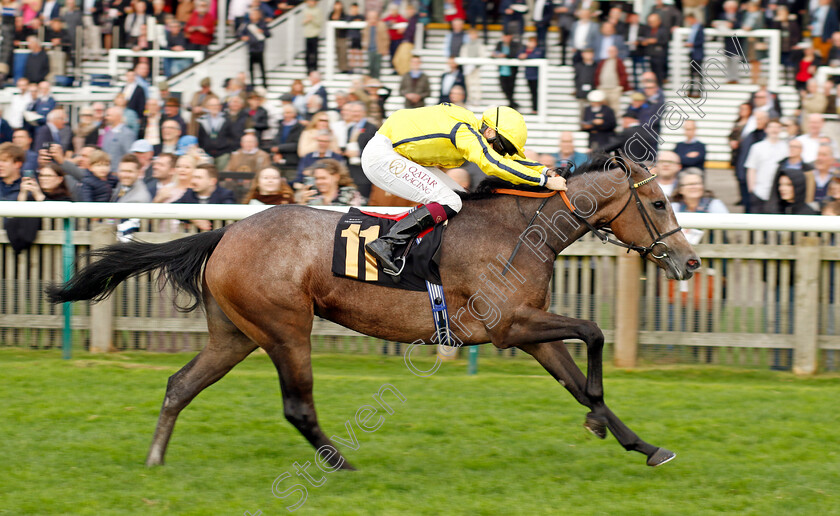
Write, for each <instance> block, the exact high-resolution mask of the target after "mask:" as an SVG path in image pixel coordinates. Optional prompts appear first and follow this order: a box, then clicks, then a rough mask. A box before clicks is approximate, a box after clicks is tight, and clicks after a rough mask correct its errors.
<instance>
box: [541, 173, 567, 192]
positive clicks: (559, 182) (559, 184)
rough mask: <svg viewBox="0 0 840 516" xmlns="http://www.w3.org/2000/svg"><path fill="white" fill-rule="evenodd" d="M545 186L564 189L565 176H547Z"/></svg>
mask: <svg viewBox="0 0 840 516" xmlns="http://www.w3.org/2000/svg"><path fill="white" fill-rule="evenodd" d="M545 187H546V188H548V189H549V190H565V189H566V178H565V177H560V176H552V177H549V178H548V179H547V180H546V181H545Z"/></svg>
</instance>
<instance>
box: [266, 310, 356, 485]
mask: <svg viewBox="0 0 840 516" xmlns="http://www.w3.org/2000/svg"><path fill="white" fill-rule="evenodd" d="M310 317H311V316H310ZM303 326H306V325H303ZM273 333H274V335H275V337H276V340H275V342H274V343H272V344H271V345H269V346H263V347H264V348H265V350H266V352H267V353H268V356H269V357H271V360H272V361H273V362H274V366H275V367H276V368H277V373H278V375H279V376H280V390H281V391H282V393H283V413H284V415H285V416H286V419H287V420H288V421H289V422H290V423H291V424H292V425H294V427H295V428H297V430H298V431H299V432H300V433H301V435H303V436H304V437H305V438H306V440H307V441H309V442H310V444H312V446H314V447H315V449H316V450H318V451H319V453H320V451H321V449H322V447H323V446H328V447H329V448H327V449H326V450H327V451H328V452H329V455H328V457H329V458H327V456H324V458H325V459H326V460H327V462H329V464H330V465H331V466H332V467H333V468H337V469H355V468H353V466H351V465H350V463H349V462H347V460H346V459H345V458H344V457H343V456H342V455H341V452H340V451H339V450H338V448H337V447H336V446H335V445H334V444H333V443H332V441H330V440H329V438H327V436H326V434H324V431H323V430H321V426H320V425H319V424H318V415H317V414H316V412H315V401H314V399H313V398H312V386H313V379H312V358H311V356H310V354H311V346H310V342H309V329H306V331H305V332H304V331H303V330H302V329H301V328H298V327H294V326H291V325H288V326H286V327H285V329H284V330H281V331H277V332H273ZM281 336H282V337H281Z"/></svg>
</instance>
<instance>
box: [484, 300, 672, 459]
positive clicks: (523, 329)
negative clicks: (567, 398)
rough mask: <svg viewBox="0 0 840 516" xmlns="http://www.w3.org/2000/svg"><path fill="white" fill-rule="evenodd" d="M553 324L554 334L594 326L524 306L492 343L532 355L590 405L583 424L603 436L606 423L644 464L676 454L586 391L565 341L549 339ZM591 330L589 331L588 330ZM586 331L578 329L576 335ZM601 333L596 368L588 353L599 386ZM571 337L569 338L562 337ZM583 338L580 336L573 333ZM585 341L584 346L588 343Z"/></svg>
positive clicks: (584, 380)
mask: <svg viewBox="0 0 840 516" xmlns="http://www.w3.org/2000/svg"><path fill="white" fill-rule="evenodd" d="M552 321H553V324H554V325H556V326H557V327H558V328H559V330H558V333H556V335H569V334H570V332H569V329H568V328H569V326H571V325H574V324H576V323H583V324H588V325H591V326H594V327H595V328H596V329H597V326H596V325H595V324H594V323H592V322H590V321H581V320H578V319H572V318H569V317H564V316H560V315H555V314H550V313H548V312H543V311H541V310H536V309H527V310H526V311H524V312H522V313H521V315H519V316H518V317H517V318H516V320H515V321H514V323H513V324H512V325H511V326H510V329H509V331H507V332H506V333H505V334H504V335H501V336H500V338H501V340H500V341H499V342H498V343H496V341H495V340H494V344H496V345H497V346H499V347H509V346H510V345H514V346H517V347H519V348H520V349H522V350H523V351H525V352H526V353H528V354H530V355H531V356H533V357H534V358H535V359H536V360H537V361H538V362H539V363H540V364H541V365H542V366H543V367H544V368H545V369H546V371H548V372H549V373H550V374H551V375H552V376H553V377H554V378H555V379H557V381H558V382H560V384H561V385H563V386H564V387H566V389H567V390H568V391H569V392H570V393H571V394H572V396H574V397H575V399H576V400H577V401H578V402H579V403H580V404H582V405H584V406H586V407H589V408H590V410H591V411H592V412H590V413H589V414H587V415H586V423H585V426H586V427H587V429H589V430H590V431H591V432H592V433H594V434H595V435H597V436H598V437H600V438H602V439H603V438H604V437H605V435H606V434H605V430H604V425H606V426H607V427H608V428H609V429H610V432H612V434H613V435H614V436H615V438H616V440H617V441H618V442H619V444H621V446H622V447H624V449H625V450H628V451H637V452H640V453H642V454H644V455H645V456H646V457H647V459H648V460H647V464H648V465H649V466H658V465H660V464H664V463H666V462H668V461H670V460H671V459H673V458H674V457H675V454H674V453H673V452H671V451H669V450H666V449H665V448H658V447H656V446H653V445H651V444H649V443H647V442H645V441H643V440H642V439H641V438H640V437H639V436H638V435H636V434H635V433H634V432H633V431H632V430H630V429H629V428H628V427H627V426H626V425H625V424H624V423H623V422H622V421H621V420H620V419H619V418H618V416H616V415H615V414H613V412H612V411H611V410H610V409H609V408H608V407H607V406H606V404H605V403H604V400H603V390H600V391H599V392H600V393H601V395H600V396H598V397H592V396H590V395H589V394H588V392H589V389H590V388H591V387H590V385H591V382H590V379H589V378H587V377H585V376H584V375H583V372H582V371H581V370H580V368H579V367H578V366H577V364H576V363H575V361H574V359H573V358H572V356H571V355H570V354H569V351H568V350H567V349H566V346H565V344H564V343H563V342H562V341H560V340H559V339H556V340H555V339H551V338H550V337H548V336H549V335H551V331H550V330H549V329H546V327H547V326H551V324H552ZM589 331H591V330H589ZM584 333H587V331H586V330H584V331H583V332H580V331H578V335H581V334H584ZM597 333H598V334H600V339H596V340H598V341H599V343H598V353H597V355H596V356H597V360H598V367H597V368H595V369H593V367H592V357H593V355H592V353H588V357H589V361H590V364H589V371H590V374H591V373H592V371H597V372H598V380H599V383H598V385H599V386H601V383H600V380H601V371H602V368H601V350H602V348H603V334H601V332H600V329H598V330H597ZM565 338H572V337H565ZM575 338H580V339H581V340H584V339H583V337H581V336H575ZM584 342H586V343H587V349H589V348H588V346H589V342H588V341H586V340H584Z"/></svg>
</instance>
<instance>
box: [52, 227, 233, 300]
mask: <svg viewBox="0 0 840 516" xmlns="http://www.w3.org/2000/svg"><path fill="white" fill-rule="evenodd" d="M225 229H226V228H221V229H217V230H215V231H208V232H205V233H199V234H197V235H192V236H188V237H185V238H179V239H177V240H173V241H172V242H167V243H165V244H150V243H148V242H127V243H119V244H113V245H109V246H107V247H104V248H102V249H99V250H96V251H93V252H91V253H90V256H91V258H98V259H96V260H95V261H92V262H91V264H90V265H88V266H87V267H85V268H84V269H82V270H80V271H79V272H77V273H76V274H75V275H74V276H73V277H72V278H71V279H70V281H68V282H66V283H64V284H63V285H62V284H55V283H54V284H52V285H50V286H48V287H47V288H46V293H47V299H49V301H50V302H51V303H65V302H70V301H82V300H85V299H90V300H92V301H102V300H103V299H105V298H106V297H108V296H109V295H111V293H112V292H113V291H114V289H115V288H117V285H119V284H120V283H121V282H123V281H125V280H126V279H128V278H130V277H132V276H137V275H139V274H143V273H146V272H151V271H154V270H156V269H161V271H160V274H162V275H163V277H164V278H165V280H166V283H169V284H171V285H172V286H173V287H174V288H175V290H176V292H184V293H186V294H187V295H188V296H189V297H190V299H191V300H192V301H193V303H192V304H191V305H188V306H178V309H179V310H182V311H186V312H189V311H192V310H195V309H196V308H197V307H198V306H199V305H200V304H201V298H202V296H201V271H202V266H203V265H204V262H205V261H206V260H207V259H208V258H209V257H210V255H211V254H213V251H214V250H215V249H216V246H217V245H218V244H219V241H220V240H221V239H222V236H224V233H225Z"/></svg>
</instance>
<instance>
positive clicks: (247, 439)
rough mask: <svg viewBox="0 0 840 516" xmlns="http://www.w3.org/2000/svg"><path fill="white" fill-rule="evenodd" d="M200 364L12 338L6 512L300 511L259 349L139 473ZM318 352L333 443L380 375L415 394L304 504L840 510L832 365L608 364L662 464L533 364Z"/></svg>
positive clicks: (304, 446)
mask: <svg viewBox="0 0 840 516" xmlns="http://www.w3.org/2000/svg"><path fill="white" fill-rule="evenodd" d="M189 358H190V355H184V354H181V355H163V354H148V353H124V354H116V355H108V356H97V355H87V354H77V357H76V358H75V359H74V360H72V361H62V360H61V359H60V354H59V352H57V351H26V350H19V349H14V350H10V349H4V350H0V395H1V396H2V399H3V403H2V404H0V435H2V440H3V442H2V445H0V468H2V469H1V470H0V475H2V476H0V514H15V515H18V514H96V515H103V514H106V515H110V514H135V513H137V514H196V515H199V514H200V515H204V514H240V515H241V514H244V513H245V512H246V511H248V512H250V513H252V514H256V513H257V511H258V510H260V511H262V514H264V515H279V514H287V511H286V509H285V508H284V507H285V506H286V505H289V504H290V503H291V502H292V501H293V500H294V499H295V497H294V496H291V497H289V498H287V499H286V500H281V499H279V498H276V497H275V496H273V495H272V490H271V486H272V482H273V481H274V479H275V478H277V477H278V476H279V475H281V474H283V473H284V472H287V471H288V472H290V473H292V474H294V466H293V464H294V463H295V462H299V463H303V462H305V461H310V462H311V461H312V460H313V456H314V451H313V449H312V448H311V447H310V446H309V445H308V443H306V442H305V441H304V440H303V438H302V437H301V436H300V435H299V434H297V432H296V431H295V430H294V429H292V427H291V426H290V425H289V424H288V423H287V422H286V421H285V419H284V418H283V416H282V404H281V398H280V394H279V388H278V382H277V378H276V373H275V371H274V368H273V366H272V365H271V363H270V361H269V360H268V359H267V358H266V357H265V356H264V355H258V354H255V355H254V356H252V357H250V358H248V359H247V360H246V361H245V362H243V363H242V364H240V365H239V366H237V367H236V368H235V369H234V370H233V371H232V372H231V373H230V374H229V375H228V376H227V377H226V378H224V379H223V380H222V381H221V382H219V383H218V384H216V385H214V386H213V387H211V388H209V389H207V390H206V391H205V392H203V393H202V394H201V395H200V396H199V397H198V398H197V399H196V400H195V401H194V402H193V404H192V405H191V406H190V407H189V408H187V409H186V410H185V411H184V412H183V413H182V414H181V419H180V421H179V422H178V425H177V427H176V429H175V434H174V436H173V439H172V442H171V444H170V447H169V451H168V455H167V459H168V462H167V465H166V466H164V467H159V468H152V469H148V468H146V467H144V466H143V461H144V458H145V454H146V451H147V447H148V445H149V443H150V440H151V436H152V431H153V429H154V425H155V422H156V419H157V414H158V409H159V407H160V403H161V401H162V398H163V393H164V388H165V385H166V379H167V377H168V376H169V375H170V374H172V373H173V372H175V371H176V370H177V369H178V368H179V367H180V366H181V365H183V364H184V363H186V362H187V361H188V360H189ZM314 364H315V365H314V367H315V374H316V384H315V398H316V401H317V403H318V409H319V415H320V420H321V423H322V425H323V427H324V429H325V431H326V432H327V433H328V435H334V434H339V435H345V434H346V432H345V431H344V429H343V425H344V422H345V421H346V420H348V419H351V418H352V417H353V415H354V414H355V413H356V410H357V409H358V408H359V407H360V406H362V405H365V404H368V403H372V399H371V395H372V394H373V393H375V392H376V391H377V390H378V389H379V387H380V386H381V385H383V384H384V383H390V384H392V385H394V386H396V387H397V388H398V389H399V390H400V391H401V392H402V393H403V395H404V396H405V397H406V401H405V403H403V404H400V403H396V404H394V405H393V408H394V414H391V415H386V420H385V423H384V425H383V426H382V427H381V428H380V429H379V430H378V431H376V432H372V433H365V432H362V431H359V429H358V428H357V427H356V428H355V432H356V437H357V438H358V440H359V449H358V450H356V451H352V450H346V449H345V451H346V456H347V458H348V460H350V461H351V462H352V463H353V464H354V465H355V466H356V467H357V468H358V469H359V471H356V472H338V473H332V474H328V475H326V476H325V478H326V482H325V483H324V485H323V486H321V487H317V488H315V487H311V486H310V487H309V489H308V491H309V495H308V499H307V501H306V503H305V505H304V506H303V507H302V508H301V509H300V510H298V511H297V513H298V514H341V515H344V514H470V515H473V514H529V515H530V514H549V513H551V514H581V515H593V514H609V515H613V514H667V515H672V514H718V513H732V514H756V515H766V514H786V515H787V514H807V515H827V514H832V513H833V514H837V513H838V511H840V493H838V491H837V487H838V485H840V452H838V450H840V429H838V425H837V421H838V408H839V407H840V406H839V405H838V402H837V393H838V387H840V378H838V377H837V376H836V375H835V376H831V375H826V376H822V377H819V378H815V379H804V380H803V379H797V378H794V377H793V376H791V375H789V374H784V373H774V372H769V371H756V370H749V371H743V370H736V369H732V368H726V369H724V368H717V367H684V366H680V367H664V368H656V369H645V370H639V371H632V372H630V371H621V370H615V369H609V368H608V370H607V372H606V382H605V388H606V393H607V400H608V402H610V404H611V406H612V408H613V410H614V411H615V412H616V413H617V414H618V415H619V416H620V417H622V418H623V420H624V422H625V423H627V424H628V425H629V426H630V427H631V428H633V429H634V430H635V431H636V432H638V433H639V434H640V435H641V436H642V437H643V438H645V439H646V440H648V441H649V442H651V443H653V444H656V445H660V446H665V447H668V448H670V449H673V450H674V451H676V452H677V453H678V457H677V459H676V460H675V461H673V462H671V463H669V464H667V465H665V466H663V467H661V468H655V469H654V468H649V467H647V466H645V465H644V457H643V456H642V455H641V454H638V453H627V452H624V450H623V449H622V448H621V447H620V446H619V445H618V444H617V443H616V442H615V440H614V439H613V438H612V437H608V439H607V440H606V441H600V440H597V439H596V438H594V437H592V436H590V435H589V434H588V433H586V432H585V430H584V429H583V427H582V423H583V419H584V414H585V413H586V409H584V408H583V407H581V406H579V405H577V404H576V403H575V402H574V401H573V399H572V398H571V396H570V395H569V394H568V393H567V392H566V391H565V390H564V389H562V388H561V387H560V386H558V385H557V384H556V383H555V382H554V381H553V380H552V379H550V378H549V377H548V375H547V374H546V373H545V372H544V371H543V370H542V369H541V368H540V367H539V365H537V364H536V363H535V362H531V361H523V360H515V361H511V360H504V359H488V358H482V361H481V363H480V368H479V375H478V376H474V377H469V376H466V375H465V370H466V366H465V363H464V361H456V362H452V363H445V364H443V366H442V367H441V369H440V370H439V371H438V372H437V373H436V374H435V375H434V376H431V377H429V378H419V377H416V376H414V375H412V374H411V373H410V372H409V371H408V370H407V369H406V367H405V365H404V364H403V362H402V360H401V358H400V357H381V356H348V355H318V356H316V357H315V361H314ZM353 424H354V427H355V423H353ZM310 472H317V470H316V469H315V467H314V466H312V467H311V468H310ZM294 478H297V477H294ZM298 480H300V479H298ZM295 481H296V480H292V479H289V480H286V481H285V482H284V483H282V484H281V488H282V489H286V488H289V487H291V486H292V485H293V483H294V482H295Z"/></svg>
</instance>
